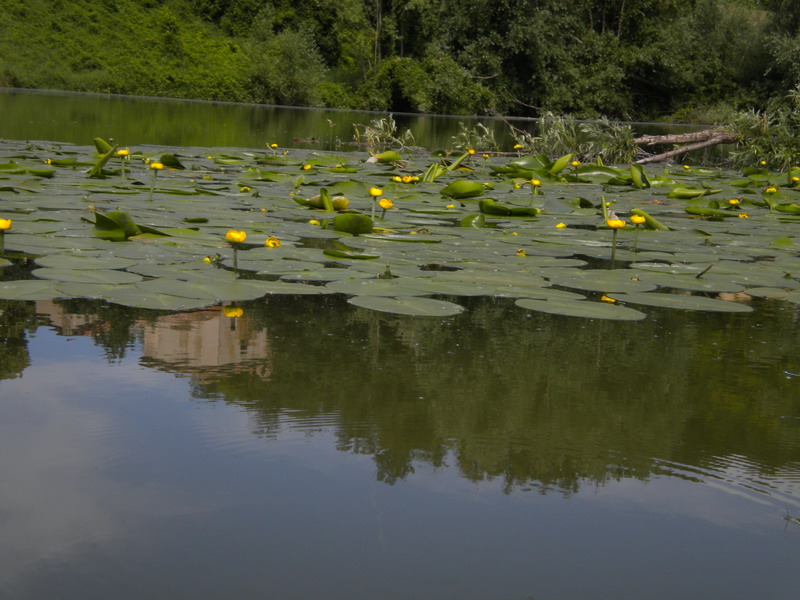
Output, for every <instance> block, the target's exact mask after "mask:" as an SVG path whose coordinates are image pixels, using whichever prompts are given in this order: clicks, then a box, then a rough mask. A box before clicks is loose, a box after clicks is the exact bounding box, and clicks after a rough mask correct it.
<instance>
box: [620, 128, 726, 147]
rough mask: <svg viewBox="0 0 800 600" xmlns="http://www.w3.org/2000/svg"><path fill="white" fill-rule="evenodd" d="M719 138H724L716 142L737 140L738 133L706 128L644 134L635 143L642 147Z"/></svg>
mask: <svg viewBox="0 0 800 600" xmlns="http://www.w3.org/2000/svg"><path fill="white" fill-rule="evenodd" d="M717 138H722V139H721V140H720V141H718V142H716V143H717V144H719V143H721V142H722V141H729V142H733V141H736V135H735V134H733V133H726V132H723V131H717V130H714V129H706V130H704V131H695V132H694V133H679V134H674V135H643V136H642V137H638V138H636V139H635V140H633V143H634V144H636V145H637V146H640V147H642V146H659V145H662V144H691V143H692V142H703V141H706V140H711V139H717Z"/></svg>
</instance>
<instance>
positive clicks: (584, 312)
mask: <svg viewBox="0 0 800 600" xmlns="http://www.w3.org/2000/svg"><path fill="white" fill-rule="evenodd" d="M515 304H516V305H517V306H519V307H520V308H527V309H528V310H535V311H538V312H544V313H549V314H553V315H564V316H568V317H583V318H586V319H610V320H613V321H640V320H642V319H644V318H645V317H646V316H647V315H646V314H644V313H643V312H640V311H638V310H634V309H632V308H628V307H626V306H618V305H616V304H608V303H606V302H589V301H584V300H532V299H530V298H520V299H519V300H517V301H516V302H515Z"/></svg>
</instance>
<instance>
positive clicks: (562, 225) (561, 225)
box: [556, 223, 567, 229]
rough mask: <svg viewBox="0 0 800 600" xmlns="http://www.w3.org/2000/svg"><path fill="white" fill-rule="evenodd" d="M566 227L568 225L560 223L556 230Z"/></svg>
mask: <svg viewBox="0 0 800 600" xmlns="http://www.w3.org/2000/svg"><path fill="white" fill-rule="evenodd" d="M566 226H567V224H566V223H559V224H558V225H556V229H564V228H565V227H566Z"/></svg>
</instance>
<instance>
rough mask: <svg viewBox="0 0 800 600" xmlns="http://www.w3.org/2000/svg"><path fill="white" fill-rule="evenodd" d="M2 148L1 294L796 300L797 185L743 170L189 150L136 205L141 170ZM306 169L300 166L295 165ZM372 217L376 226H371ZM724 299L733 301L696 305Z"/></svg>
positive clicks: (556, 302) (417, 300) (575, 311)
mask: <svg viewBox="0 0 800 600" xmlns="http://www.w3.org/2000/svg"><path fill="white" fill-rule="evenodd" d="M0 152H2V153H4V154H5V155H6V156H14V157H24V158H17V160H16V161H10V160H9V161H8V162H6V163H0V172H2V175H3V177H4V181H3V186H2V190H0V214H3V215H4V216H8V217H13V219H14V234H13V235H9V236H6V238H5V246H6V254H7V256H8V257H9V259H10V260H12V261H16V263H17V264H18V265H20V266H21V267H24V264H23V259H24V260H26V261H35V264H34V267H33V268H30V272H29V273H26V277H25V278H22V279H19V280H9V279H10V277H8V276H6V280H3V281H1V282H0V298H6V299H44V298H64V297H66V298H73V297H74V298H78V297H92V298H99V299H104V300H106V301H108V302H113V303H118V304H124V305H129V306H136V307H141V308H158V309H164V310H185V309H191V308H197V307H204V306H209V305H212V304H216V303H219V302H228V303H230V302H239V301H243V300H247V299H255V298H260V297H263V296H265V295H267V294H289V295H296V294H344V295H346V296H347V297H348V298H349V301H350V302H351V303H352V304H354V305H357V306H360V307H362V308H365V309H371V310H383V311H389V312H398V313H402V314H408V315H420V316H422V315H427V316H434V315H435V316H446V315H457V314H459V313H460V312H462V311H463V310H464V306H461V305H460V304H459V302H458V298H459V297H462V296H493V297H497V298H506V299H509V300H507V301H508V302H512V301H513V302H514V303H515V304H516V305H517V306H519V307H521V308H523V309H526V310H537V311H543V312H548V313H556V314H564V315H575V316H583V317H587V318H609V319H627V320H637V319H642V318H645V317H646V316H647V313H646V309H645V310H638V309H635V308H632V306H648V305H657V306H668V307H669V306H673V307H675V308H676V309H680V310H688V309H692V310H704V311H707V310H714V311H725V312H747V311H749V310H750V309H751V308H750V307H751V304H752V303H754V302H758V301H759V300H758V298H770V299H774V300H771V301H786V302H794V303H800V279H798V273H800V259H798V258H797V249H798V246H799V245H798V235H797V231H798V230H797V227H798V225H800V205H798V203H797V202H796V199H795V198H794V194H797V193H800V192H798V188H797V187H796V186H795V185H792V186H788V185H782V184H781V183H779V182H784V181H786V173H784V172H776V171H772V170H770V169H768V168H767V167H765V166H761V165H757V166H755V167H752V168H748V169H744V170H742V171H741V172H733V171H722V170H719V169H704V168H702V167H698V166H695V167H692V168H690V169H683V168H680V167H679V168H667V169H663V168H653V167H647V168H645V167H642V166H635V165H634V166H631V165H623V166H619V167H614V166H609V165H598V164H592V163H587V162H584V161H579V159H578V158H577V157H576V155H574V153H572V152H568V153H566V154H564V155H562V156H560V157H558V158H555V159H551V158H548V157H547V156H545V155H542V154H528V155H523V156H519V157H513V158H511V159H509V158H501V157H489V158H485V159H483V160H484V161H485V162H486V166H487V167H488V169H487V171H486V172H485V173H478V172H476V171H475V170H473V169H469V168H467V169H463V168H462V167H463V164H464V162H463V161H464V160H467V159H468V157H469V153H468V152H464V153H463V154H462V155H460V156H458V157H457V158H456V159H455V160H452V159H448V158H447V157H436V159H435V160H434V162H433V163H431V162H430V159H429V158H427V157H421V156H416V157H410V158H409V159H407V160H403V161H402V162H400V163H398V162H385V163H382V162H379V161H372V160H371V159H372V158H373V156H372V155H370V154H367V153H359V154H350V155H347V156H342V155H337V154H331V153H324V152H312V151H306V150H287V151H286V153H285V154H283V153H281V154H280V155H278V154H274V155H273V154H266V155H264V153H263V152H260V153H259V152H251V151H246V150H234V149H226V150H212V151H210V150H209V149H207V148H195V149H192V148H187V149H183V150H182V154H181V158H180V160H178V159H177V158H176V157H175V156H174V155H173V154H169V153H165V154H161V155H160V156H158V159H159V160H158V161H157V162H162V161H169V162H170V163H171V164H176V163H177V164H182V163H186V166H188V167H189V168H188V169H186V170H185V171H181V170H180V169H179V168H178V167H170V168H165V169H162V170H158V171H160V172H159V173H158V184H159V186H158V188H157V189H158V191H159V194H157V195H154V196H153V197H152V198H150V194H148V191H149V190H148V188H150V190H152V189H153V186H152V185H151V186H146V185H142V181H147V177H154V175H153V172H154V170H153V169H152V168H151V167H150V166H149V165H147V164H145V163H144V160H132V161H131V162H130V169H131V174H130V177H129V178H128V180H127V181H126V182H123V183H121V182H120V180H119V178H111V177H107V178H102V177H101V178H94V177H89V174H88V173H85V172H82V171H80V170H77V169H75V168H74V164H75V163H87V164H94V161H96V160H97V156H98V155H100V156H105V154H107V151H106V152H100V151H99V150H98V148H96V147H74V146H71V147H68V148H66V149H55V148H54V147H48V148H47V149H45V148H38V149H37V148H29V149H26V150H25V151H24V152H22V151H21V149H20V146H19V144H16V143H13V142H4V143H3V144H0ZM139 156H140V155H139V154H138V153H137V154H136V156H135V158H137V157H139ZM169 156H171V157H172V158H169ZM141 158H142V159H144V158H146V157H144V156H141ZM47 160H49V161H50V163H49V165H48V168H47V169H40V168H39V167H37V166H36V165H37V164H39V165H40V164H41V163H42V162H43V161H47ZM173 161H174V162H173ZM575 162H580V164H577V165H576V164H573V163H575ZM162 164H166V163H165V162H162ZM305 164H310V165H313V167H314V168H312V169H309V170H308V171H301V169H302V166H303V165H305ZM298 171H301V173H302V174H299V173H298ZM101 173H102V171H101ZM412 173H424V174H425V175H423V176H422V177H418V179H419V180H418V181H417V180H415V178H417V176H415V175H411V174H412ZM796 176H797V175H794V177H796ZM532 181H538V182H539V184H540V185H539V186H535V185H532V184H531V182H532ZM520 184H524V187H523V186H521V185H520ZM529 185H531V186H532V187H531V189H530V190H529V189H528V188H527V186H529ZM540 187H544V188H546V192H545V193H536V194H534V193H533V190H535V189H537V188H540ZM770 187H771V188H774V189H775V193H774V194H771V196H770V198H769V202H767V200H765V199H764V197H763V195H764V192H765V191H766V189H768V188H770ZM243 188H249V191H248V192H247V193H242V191H241V190H242V189H243ZM370 189H372V190H373V192H372V193H370V191H369V190H370ZM540 191H541V190H540ZM337 199H341V200H342V201H339V203H338V206H335V203H336V202H337ZM381 199H383V200H384V202H381ZM386 201H391V203H392V204H391V206H389V205H388V202H386ZM377 206H380V207H381V209H382V213H381V215H380V219H381V220H380V227H376V222H375V220H374V219H373V218H372V217H371V216H370V215H374V213H375V211H376V209H377ZM645 209H646V210H645ZM608 211H613V213H615V214H610V213H609V212H608ZM9 220H10V219H9ZM617 221H619V222H625V221H628V222H630V223H632V224H634V225H635V232H634V234H633V235H630V236H628V235H625V233H624V228H622V227H618V226H615V225H617ZM567 224H568V225H569V226H567ZM620 229H622V232H620ZM251 239H255V240H264V241H263V243H260V242H259V243H250V240H251ZM612 261H613V266H614V267H615V268H614V269H613V270H612V269H609V268H608V267H609V266H611V265H612ZM590 264H591V267H590ZM709 265H713V268H711V269H710V270H708V269H709ZM387 266H388V272H389V273H391V277H389V276H387V275H386V273H387ZM4 271H5V272H7V270H4ZM2 272H3V271H0V273H2ZM237 274H242V277H237ZM0 277H2V275H0ZM672 292H680V293H672ZM722 292H731V293H746V296H742V297H743V298H745V299H746V300H745V301H743V302H730V301H726V300H722V299H720V298H717V297H703V298H701V297H700V296H699V294H703V295H714V294H718V293H722ZM686 293H688V296H686V295H685V294H686ZM601 295H604V296H606V297H608V298H612V299H615V300H617V302H616V303H609V302H600V297H601ZM430 296H433V297H432V298H431V297H430Z"/></svg>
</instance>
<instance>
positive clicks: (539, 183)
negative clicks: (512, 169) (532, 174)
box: [531, 179, 542, 187]
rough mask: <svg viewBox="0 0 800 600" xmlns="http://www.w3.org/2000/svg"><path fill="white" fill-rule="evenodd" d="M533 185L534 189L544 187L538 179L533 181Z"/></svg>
mask: <svg viewBox="0 0 800 600" xmlns="http://www.w3.org/2000/svg"><path fill="white" fill-rule="evenodd" d="M531 185H532V186H533V187H538V186H540V185H542V182H541V181H539V180H538V179H531Z"/></svg>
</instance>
